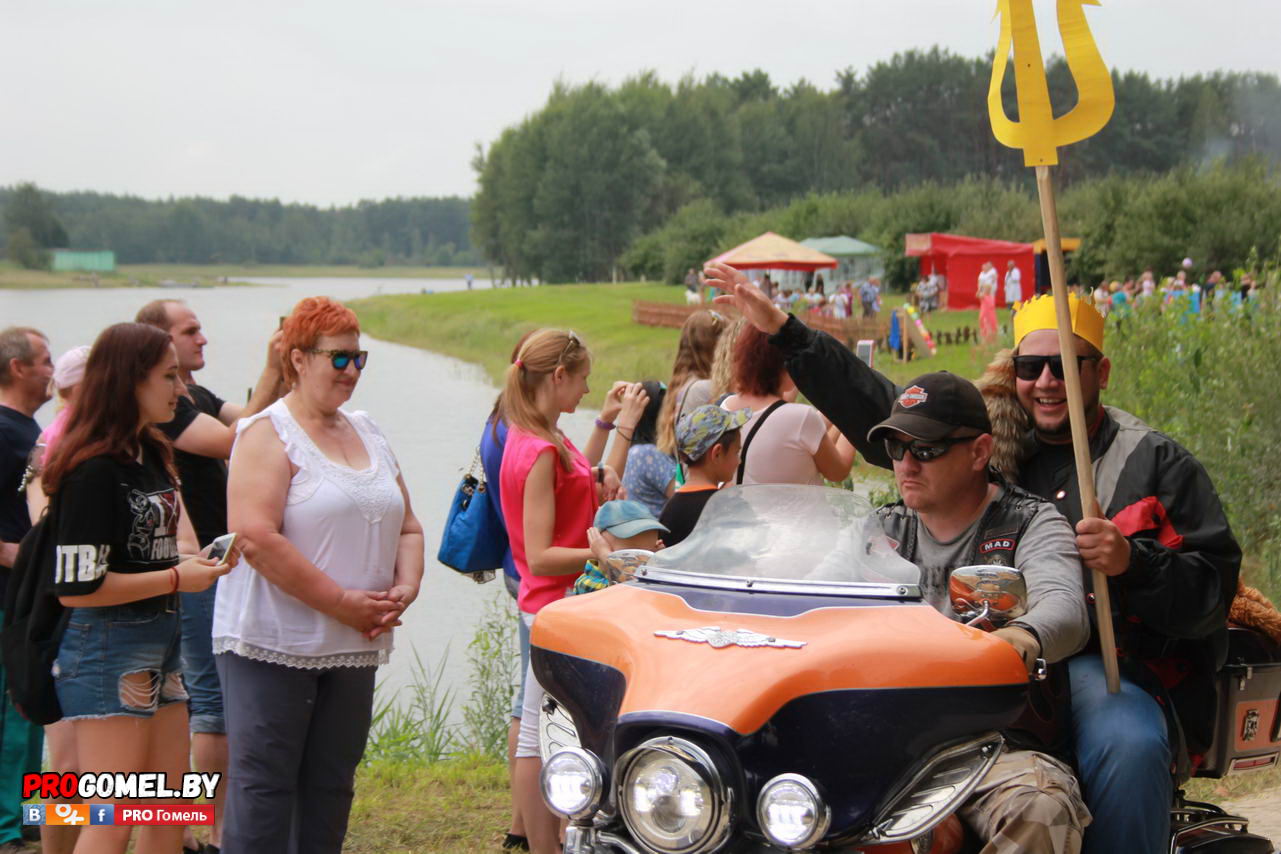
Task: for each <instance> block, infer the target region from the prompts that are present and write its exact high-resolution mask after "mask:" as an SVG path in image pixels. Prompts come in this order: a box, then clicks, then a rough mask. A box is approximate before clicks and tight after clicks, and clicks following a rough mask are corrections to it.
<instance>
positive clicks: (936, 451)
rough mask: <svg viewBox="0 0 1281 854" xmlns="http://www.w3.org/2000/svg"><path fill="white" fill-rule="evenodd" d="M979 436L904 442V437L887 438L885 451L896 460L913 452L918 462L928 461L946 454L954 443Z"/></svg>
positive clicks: (971, 439) (971, 440) (969, 440)
mask: <svg viewBox="0 0 1281 854" xmlns="http://www.w3.org/2000/svg"><path fill="white" fill-rule="evenodd" d="M977 438H978V436H954V437H952V438H950V439H935V440H934V441H933V442H923V441H921V440H920V439H913V440H912V441H910V442H904V441H903V440H902V439H894V438H887V439H886V440H885V453H887V454H889V455H890V459H891V460H893V461H894V462H898V461H899V460H901V459H903V455H904V454H907V453H911V455H912V456H913V457H915V458H916V460H917V462H922V463H928V462H929V461H930V460H937V459H938V458H939V457H941V456H943V455H944V454H946V453H947V452H948V451H949V450H951V448H952V446H953V445H959V444H961V443H962V442H973V441H974V440H975V439H977Z"/></svg>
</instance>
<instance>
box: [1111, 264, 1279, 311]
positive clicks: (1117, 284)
mask: <svg viewBox="0 0 1281 854" xmlns="http://www.w3.org/2000/svg"><path fill="white" fill-rule="evenodd" d="M1191 270H1192V259H1190V258H1186V259H1184V263H1183V265H1182V269H1180V270H1179V271H1178V272H1176V273H1175V274H1174V275H1173V276H1167V277H1165V278H1163V279H1161V281H1159V282H1158V281H1157V279H1156V276H1155V275H1154V274H1153V272H1152V268H1151V267H1149V268H1148V269H1146V270H1144V271H1143V273H1142V274H1140V275H1139V277H1138V278H1137V279H1136V278H1135V277H1133V276H1127V277H1126V278H1125V279H1124V280H1120V279H1116V280H1113V281H1111V282H1109V281H1108V280H1106V279H1104V280H1103V281H1101V282H1099V284H1098V286H1097V287H1095V288H1093V289H1092V290H1091V291H1090V293H1089V298H1090V299H1091V300H1092V301H1093V303H1094V308H1095V309H1096V310H1097V311H1098V312H1099V313H1100V314H1102V315H1103V316H1104V317H1107V316H1109V315H1116V316H1117V317H1127V316H1128V315H1129V314H1130V312H1131V311H1133V310H1134V309H1135V308H1137V307H1138V306H1140V305H1144V304H1146V303H1151V304H1156V305H1159V306H1160V307H1161V310H1162V311H1165V310H1167V309H1169V308H1170V307H1171V306H1173V305H1175V303H1176V302H1179V301H1185V302H1186V309H1185V310H1186V311H1187V312H1189V313H1192V314H1198V313H1200V312H1207V313H1208V312H1213V311H1218V310H1222V309H1227V310H1231V311H1239V310H1241V309H1242V308H1244V307H1248V306H1249V305H1250V304H1252V303H1253V302H1256V301H1257V300H1258V299H1259V295H1260V291H1261V289H1262V288H1263V283H1262V282H1258V281H1256V280H1255V278H1254V276H1252V275H1251V274H1250V273H1242V274H1241V275H1240V277H1239V278H1238V279H1237V280H1236V281H1235V282H1233V281H1231V280H1229V279H1228V278H1227V277H1225V276H1224V275H1223V271H1222V270H1214V271H1212V272H1211V273H1210V274H1209V275H1208V276H1206V278H1205V281H1204V282H1198V281H1196V280H1195V277H1194V276H1193V274H1192V273H1191Z"/></svg>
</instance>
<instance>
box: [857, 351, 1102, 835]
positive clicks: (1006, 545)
mask: <svg viewBox="0 0 1281 854" xmlns="http://www.w3.org/2000/svg"><path fill="white" fill-rule="evenodd" d="M867 441H868V442H871V443H876V444H879V445H881V446H882V448H883V450H884V453H885V454H886V455H887V456H888V457H889V459H890V460H891V462H892V465H893V468H894V480H895V482H896V483H897V485H898V491H899V495H900V496H902V499H901V500H900V501H899V502H897V503H895V504H891V505H888V506H886V507H882V508H880V509H879V510H878V511H877V515H878V516H879V517H880V520H881V523H882V525H883V527H884V529H885V533H886V535H887V536H888V537H889V538H890V540H891V542H892V543H893V544H894V545H895V547H896V548H897V550H898V552H899V554H900V555H902V556H903V557H904V558H905V559H907V560H909V561H911V562H912V563H914V564H916V566H917V567H918V568H919V569H920V572H921V578H920V586H921V592H922V594H923V595H924V596H925V598H926V601H928V602H929V603H930V604H931V605H933V606H934V607H935V608H936V609H938V610H939V611H941V612H942V613H944V614H949V615H950V614H951V613H952V607H951V602H950V601H949V596H948V587H947V582H948V576H949V574H950V572H951V570H953V569H955V568H956V567H959V566H970V565H974V564H998V565H1001V566H1009V567H1013V568H1015V569H1018V570H1019V571H1020V572H1022V573H1023V576H1024V578H1025V580H1026V581H1027V591H1028V603H1027V604H1028V610H1027V613H1026V614H1024V615H1023V616H1022V617H1020V618H1019V619H1017V620H1015V621H1013V622H1011V623H1010V624H1008V625H1007V626H1005V627H1003V628H1000V629H997V630H996V632H995V635H996V637H999V638H1001V639H1002V640H1004V641H1006V642H1007V643H1009V644H1010V645H1011V646H1012V647H1014V649H1015V651H1016V652H1018V653H1019V655H1020V656H1021V657H1022V658H1023V660H1024V663H1025V664H1027V666H1028V669H1029V670H1032V669H1033V668H1034V666H1035V663H1036V660H1037V659H1038V658H1044V659H1045V660H1046V661H1047V662H1050V663H1054V662H1058V661H1062V660H1064V659H1066V658H1068V657H1069V656H1071V655H1073V654H1074V653H1076V652H1078V651H1080V649H1081V648H1082V647H1084V646H1085V643H1086V641H1087V640H1088V639H1089V635H1090V622H1089V618H1088V617H1087V615H1086V609H1085V596H1084V592H1083V590H1082V588H1081V575H1082V573H1081V563H1080V561H1079V560H1078V559H1077V555H1076V548H1075V546H1074V544H1073V541H1072V529H1071V527H1069V525H1068V523H1067V520H1066V519H1064V518H1063V516H1062V515H1061V514H1060V513H1059V512H1058V511H1057V510H1055V509H1054V506H1053V505H1052V504H1051V503H1050V502H1048V501H1044V500H1042V499H1040V498H1037V497H1036V496H1034V495H1032V494H1030V493H1028V492H1025V491H1023V490H1021V489H1019V488H1018V487H1015V486H1010V485H1009V484H1007V483H1005V482H1004V480H1003V479H1002V478H1001V476H1000V475H999V474H997V473H996V472H995V471H994V470H993V469H992V468H991V467H990V465H989V463H990V460H991V456H992V426H991V423H990V421H989V420H988V414H987V407H986V406H985V405H984V403H983V395H982V394H980V393H979V390H978V389H977V388H976V387H975V386H974V384H973V383H971V382H969V381H968V380H965V379H962V378H961V377H958V376H956V375H955V374H950V373H947V372H946V371H940V372H937V373H930V374H923V375H921V376H919V377H917V378H916V379H914V380H912V381H911V382H910V383H908V386H907V388H906V389H904V390H903V392H902V393H901V394H900V395H899V396H898V398H897V399H895V401H894V405H893V407H892V409H891V411H890V417H889V418H887V419H885V420H884V421H882V422H881V423H879V424H877V425H876V426H875V427H873V428H872V429H871V430H870V431H868V433H867ZM1005 735H1006V740H1007V745H1008V749H1007V750H1006V751H1005V753H1003V754H1002V756H1001V758H1000V759H999V760H998V761H997V764H996V765H995V766H993V768H992V770H991V771H990V772H989V773H988V775H987V777H985V778H984V780H983V781H982V782H981V783H980V784H979V786H978V788H977V789H976V790H975V794H974V795H973V796H971V798H970V799H969V800H968V801H967V802H966V804H965V806H963V807H962V808H961V816H962V818H964V819H965V820H966V822H967V823H968V824H970V825H971V826H972V827H973V828H974V829H975V831H976V832H977V833H978V835H979V837H980V838H981V839H982V840H983V841H984V843H985V844H986V845H987V847H986V848H985V849H984V850H1007V849H1008V850H1018V851H1027V852H1043V854H1051V852H1054V854H1063V852H1071V854H1075V852H1078V851H1080V848H1081V839H1082V832H1083V829H1084V826H1085V825H1086V824H1088V823H1089V813H1088V811H1087V810H1086V808H1085V804H1084V803H1083V801H1082V799H1081V794H1080V789H1079V787H1078V785H1077V782H1076V779H1075V778H1074V777H1073V774H1072V769H1071V768H1069V767H1068V766H1067V765H1066V764H1064V763H1063V762H1062V761H1060V760H1058V759H1055V758H1052V757H1051V756H1050V755H1048V754H1047V753H1046V752H1043V751H1046V750H1049V749H1052V748H1055V747H1059V748H1061V747H1062V745H1056V744H1050V743H1046V742H1045V741H1044V740H1043V739H1039V738H1035V737H1031V736H1030V734H1029V733H1026V732H1024V731H1022V730H1021V729H1020V726H1019V724H1017V723H1016V724H1015V726H1014V728H1012V729H1011V730H1010V731H1008V732H1007V733H1006V734H1005Z"/></svg>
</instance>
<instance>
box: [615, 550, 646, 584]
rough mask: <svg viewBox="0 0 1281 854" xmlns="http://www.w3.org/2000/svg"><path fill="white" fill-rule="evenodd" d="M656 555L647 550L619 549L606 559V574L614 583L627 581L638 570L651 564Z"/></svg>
mask: <svg viewBox="0 0 1281 854" xmlns="http://www.w3.org/2000/svg"><path fill="white" fill-rule="evenodd" d="M653 556H654V553H653V552H651V551H647V550H646V549H619V550H618V551H616V552H610V555H609V557H607V558H605V563H606V564H607V565H606V566H604V567H602V569H604V570H605V574H606V575H608V576H609V577H610V579H611V580H613V581H627V580H628V579H630V578H631V577H632V576H633V575H635V574H636V570H638V569H640V568H641V567H642V566H644V565H645V564H647V563H649V560H650V558H652V557H653Z"/></svg>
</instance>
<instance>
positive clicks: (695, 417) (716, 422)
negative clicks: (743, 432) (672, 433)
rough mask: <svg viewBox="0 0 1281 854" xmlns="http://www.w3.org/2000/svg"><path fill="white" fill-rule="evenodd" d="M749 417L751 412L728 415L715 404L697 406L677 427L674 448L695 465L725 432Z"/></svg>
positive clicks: (744, 422) (736, 427)
mask: <svg viewBox="0 0 1281 854" xmlns="http://www.w3.org/2000/svg"><path fill="white" fill-rule="evenodd" d="M751 417H752V410H750V409H738V410H735V411H733V412H730V411H729V410H728V409H722V408H721V407H719V406H716V405H714V404H710V403H709V404H707V405H706V406H700V407H699V408H698V409H695V410H694V411H693V412H691V413H689V414H688V415H686V416H684V417H683V418H681V420H680V423H679V424H677V425H676V448H677V450H679V451H680V452H681V453H682V454H683V455H684V456H685V458H686V459H688V460H689V461H690V462H695V463H696V462H698V461H699V460H701V459H702V458H703V455H704V454H706V453H707V452H708V451H709V450H710V449H711V447H712V445H715V444H716V443H717V442H718V441H719V440H720V438H721V436H724V435H725V434H726V433H728V432H729V431H731V430H737V429H739V428H740V427H742V426H743V425H744V424H746V423H747V422H748V421H749V420H751Z"/></svg>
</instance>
